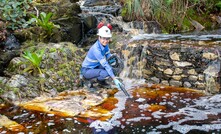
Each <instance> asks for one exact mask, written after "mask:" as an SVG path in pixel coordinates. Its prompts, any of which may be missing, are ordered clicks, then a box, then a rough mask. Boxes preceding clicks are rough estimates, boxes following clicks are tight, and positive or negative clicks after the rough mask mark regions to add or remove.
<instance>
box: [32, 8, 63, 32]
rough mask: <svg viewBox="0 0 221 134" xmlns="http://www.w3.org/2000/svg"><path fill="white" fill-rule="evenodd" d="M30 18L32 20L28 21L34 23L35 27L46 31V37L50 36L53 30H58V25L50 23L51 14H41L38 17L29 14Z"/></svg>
mask: <svg viewBox="0 0 221 134" xmlns="http://www.w3.org/2000/svg"><path fill="white" fill-rule="evenodd" d="M31 16H32V17H33V18H32V19H31V20H30V21H31V22H35V23H36V25H37V26H40V27H42V28H43V29H44V30H46V31H47V34H48V35H51V34H52V29H53V28H55V27H56V28H60V26H59V25H55V24H54V23H53V22H51V21H50V19H51V17H52V16H53V14H52V13H51V12H49V13H48V14H46V13H45V12H41V13H40V16H35V15H33V14H31Z"/></svg>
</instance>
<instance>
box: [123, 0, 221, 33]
mask: <svg viewBox="0 0 221 134" xmlns="http://www.w3.org/2000/svg"><path fill="white" fill-rule="evenodd" d="M125 2H126V3H125V4H124V9H123V10H122V16H129V20H155V21H157V22H158V23H159V24H161V26H162V28H163V29H164V30H165V31H167V32H169V33H174V32H177V31H182V30H188V29H187V27H189V28H190V26H191V23H188V22H187V21H188V20H191V19H192V18H194V19H196V20H199V19H198V18H200V16H203V17H204V20H203V21H204V22H203V24H208V23H207V22H206V19H205V18H208V19H210V18H209V15H210V14H211V13H214V12H216V13H219V12H220V10H221V1H220V0H126V1H125ZM125 14H126V15H125ZM208 19H207V21H208ZM184 23H185V25H184Z"/></svg>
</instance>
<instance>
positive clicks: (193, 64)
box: [123, 40, 221, 93]
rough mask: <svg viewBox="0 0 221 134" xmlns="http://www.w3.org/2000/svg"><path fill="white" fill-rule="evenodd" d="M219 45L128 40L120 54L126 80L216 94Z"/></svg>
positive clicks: (215, 43)
mask: <svg viewBox="0 0 221 134" xmlns="http://www.w3.org/2000/svg"><path fill="white" fill-rule="evenodd" d="M220 44H221V43H220V42H219V41H214V42H213V41H190V40H186V41H182V40H173V41H171V40H164V41H153V40H139V41H132V42H130V43H129V44H127V48H126V50H124V52H123V53H124V55H125V58H126V59H125V60H126V61H127V66H128V67H129V68H128V70H129V71H128V72H129V73H128V77H133V78H134V77H135V78H145V79H146V80H147V81H148V82H151V83H160V84H163V85H171V86H177V87H187V88H194V89H201V90H207V92H210V93H217V92H219V91H220V79H221V75H220V68H221V67H220V66H221V58H220V55H219V53H221V45H220ZM125 51H126V52H125Z"/></svg>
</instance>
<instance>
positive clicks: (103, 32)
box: [97, 26, 112, 38]
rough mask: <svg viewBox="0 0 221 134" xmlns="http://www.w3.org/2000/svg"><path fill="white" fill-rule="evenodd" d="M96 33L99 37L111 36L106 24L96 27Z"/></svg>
mask: <svg viewBox="0 0 221 134" xmlns="http://www.w3.org/2000/svg"><path fill="white" fill-rule="evenodd" d="M97 35H99V36H101V37H109V38H110V37H112V34H111V30H110V29H109V28H108V27H107V26H102V27H101V28H100V29H98V33H97Z"/></svg>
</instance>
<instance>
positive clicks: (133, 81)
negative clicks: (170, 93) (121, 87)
mask: <svg viewBox="0 0 221 134" xmlns="http://www.w3.org/2000/svg"><path fill="white" fill-rule="evenodd" d="M125 45H126V48H125V49H124V50H122V53H123V56H124V69H123V71H122V72H121V74H120V78H122V79H123V81H124V83H125V85H126V89H129V88H132V86H136V85H140V84H144V83H145V79H144V78H143V73H142V71H143V70H142V69H143V68H144V66H145V64H146V62H145V58H144V54H143V53H145V48H143V46H142V45H141V46H140V47H139V48H137V47H133V46H128V44H127V43H126V44H125ZM134 53H137V54H136V55H137V56H136V57H135V56H133V55H134ZM131 64H133V65H134V66H131Z"/></svg>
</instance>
